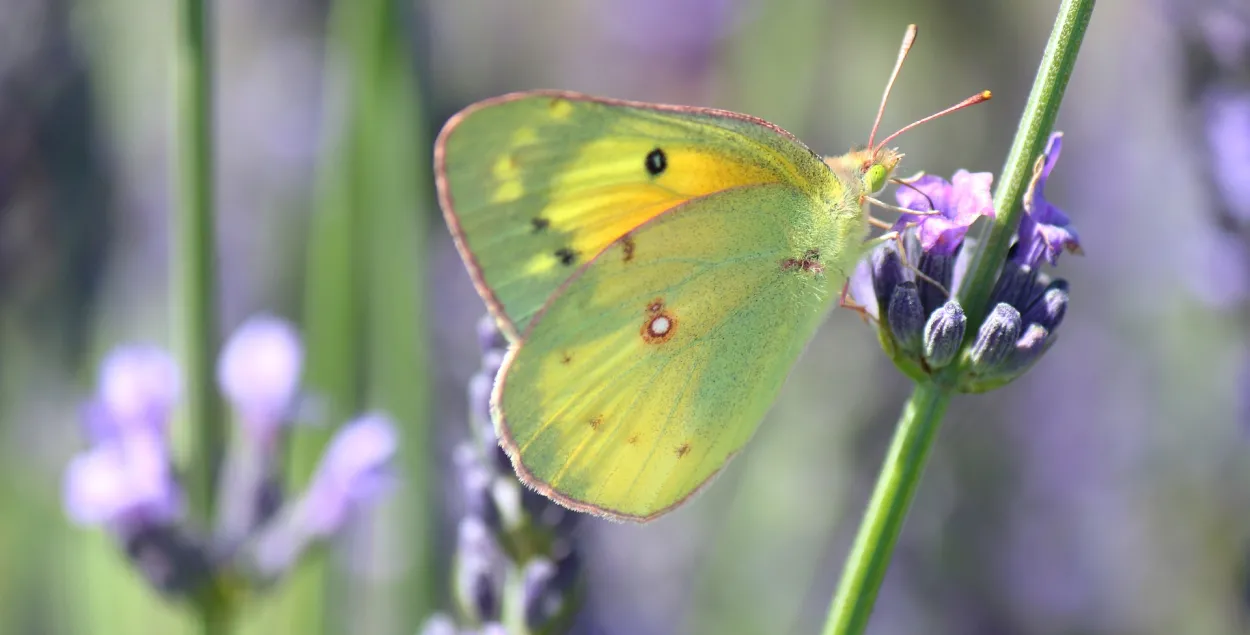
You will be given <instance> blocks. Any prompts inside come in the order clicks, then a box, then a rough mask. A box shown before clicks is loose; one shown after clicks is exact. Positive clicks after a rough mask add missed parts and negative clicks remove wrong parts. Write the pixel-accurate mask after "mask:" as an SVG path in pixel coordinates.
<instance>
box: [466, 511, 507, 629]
mask: <svg viewBox="0 0 1250 635" xmlns="http://www.w3.org/2000/svg"><path fill="white" fill-rule="evenodd" d="M457 543H458V544H457V546H456V571H455V594H456V601H457V602H458V603H459V605H460V607H461V609H462V610H463V611H464V612H465V614H467V615H469V616H471V617H472V618H473V620H474V621H477V622H485V621H489V620H493V619H497V618H498V617H499V604H500V594H501V591H502V584H503V570H502V567H501V558H502V555H501V554H500V552H499V547H498V545H496V544H495V540H494V538H492V537H491V534H490V530H489V529H488V528H487V527H486V524H485V523H483V522H482V520H481V519H480V518H475V517H472V516H469V517H465V518H462V519H461V520H460V529H459V538H458V541H457Z"/></svg>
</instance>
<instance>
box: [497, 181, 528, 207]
mask: <svg viewBox="0 0 1250 635" xmlns="http://www.w3.org/2000/svg"><path fill="white" fill-rule="evenodd" d="M524 193H525V188H524V187H522V186H521V182H520V181H504V182H503V183H500V184H499V187H496V188H495V193H494V194H492V195H491V197H490V202H492V203H511V202H513V201H515V200H517V199H519V198H521V195H522V194H524Z"/></svg>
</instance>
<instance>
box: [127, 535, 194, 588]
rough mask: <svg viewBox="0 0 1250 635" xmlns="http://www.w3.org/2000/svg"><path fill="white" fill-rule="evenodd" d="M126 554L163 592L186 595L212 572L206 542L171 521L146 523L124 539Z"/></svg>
mask: <svg viewBox="0 0 1250 635" xmlns="http://www.w3.org/2000/svg"><path fill="white" fill-rule="evenodd" d="M125 547H126V555H127V556H129V557H130V560H131V562H133V563H134V565H135V568H136V569H138V570H139V571H140V572H141V573H142V574H143V577H144V578H146V579H147V580H148V582H149V583H150V584H151V585H152V586H153V587H154V588H156V589H158V590H159V591H161V592H162V593H165V594H168V595H173V596H187V595H190V594H192V593H195V592H196V591H198V590H200V589H202V588H203V587H204V585H205V584H207V583H208V581H209V580H210V579H211V578H212V576H213V569H212V565H211V562H210V559H209V556H208V554H207V552H206V550H205V546H204V545H203V544H201V543H200V542H199V541H198V540H196V539H194V538H192V537H191V536H188V535H186V534H184V533H183V532H182V531H180V530H179V529H178V527H176V526H174V525H163V526H147V527H143V528H141V529H139V530H138V531H137V532H136V533H134V534H132V535H130V536H128V537H127V538H126V540H125Z"/></svg>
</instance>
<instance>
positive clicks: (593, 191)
mask: <svg viewBox="0 0 1250 635" xmlns="http://www.w3.org/2000/svg"><path fill="white" fill-rule="evenodd" d="M434 162H435V175H436V182H437V186H438V192H439V200H440V203H441V206H442V208H443V212H444V214H445V216H446V218H447V223H448V225H449V226H450V227H451V231H452V234H453V235H454V237H455V240H456V246H457V248H458V249H459V250H460V253H461V256H462V257H463V258H464V260H465V263H466V264H467V265H468V267H469V270H470V273H471V274H472V276H473V279H474V282H475V284H476V286H477V288H478V291H479V293H480V294H481V295H482V297H483V298H484V299H485V300H486V302H487V304H488V306H489V307H490V309H491V312H492V313H493V314H494V315H495V317H496V319H497V320H498V321H499V323H500V324H501V326H502V327H503V329H504V330H505V332H507V334H508V335H509V336H510V337H511V338H512V339H514V340H515V339H517V338H518V337H519V335H520V334H521V333H523V332H524V331H525V329H526V327H527V326H528V325H529V323H530V321H531V320H532V319H533V316H534V315H535V313H537V312H538V311H539V310H540V309H541V308H542V307H543V305H544V304H545V303H546V302H547V300H548V299H549V298H550V297H551V295H552V293H554V292H555V291H556V290H557V289H558V288H559V287H560V285H561V284H563V283H564V282H565V281H566V280H568V278H569V277H570V276H571V275H573V274H574V273H575V272H576V271H577V270H578V269H579V268H580V267H581V266H582V265H584V264H585V263H586V262H588V261H590V260H591V259H593V258H594V257H595V256H596V255H597V254H598V253H599V252H600V251H602V250H603V249H604V248H605V247H607V246H608V245H609V244H611V243H613V242H614V241H617V240H618V239H620V238H622V237H623V236H625V235H626V234H628V233H629V232H630V231H632V230H634V229H635V228H637V227H639V226H640V225H642V224H643V223H645V222H647V221H648V220H650V219H652V218H655V217H656V216H657V215H659V214H660V213H662V212H664V211H665V210H668V209H670V208H673V207H675V206H677V205H680V204H682V203H684V202H686V201H689V200H691V199H694V198H697V197H699V196H704V195H707V194H710V193H712V192H717V191H720V190H724V189H727V188H731V187H737V186H741V185H750V184H763V183H789V184H791V185H794V186H795V187H799V188H806V187H810V186H809V183H811V182H813V181H820V182H824V181H827V180H828V168H827V167H825V166H824V165H823V164H822V163H821V162H820V158H819V157H818V156H816V155H815V154H814V153H812V152H811V150H809V149H807V147H806V146H804V145H803V144H802V143H800V142H799V141H798V140H797V139H795V138H794V137H793V136H791V135H790V134H789V133H787V132H785V131H783V130H781V129H780V128H777V127H776V126H773V125H772V124H769V123H767V122H764V121H762V120H759V119H755V118H752V117H747V116H745V115H739V114H736V113H730V112H725V111H720V110H711V109H701V108H690V107H681V106H658V105H652V104H641V103H636V102H626V101H616V100H608V99H601V98H596V97H590V96H586V95H580V94H576V93H567V92H553V91H536V92H528V93H516V94H512V95H505V96H503V97H499V98H496V99H491V100H487V101H484V102H481V103H479V104H476V105H474V106H470V107H469V108H467V109H465V110H464V111H462V112H461V113H459V114H458V115H456V116H455V117H453V118H452V119H451V120H450V121H448V123H447V125H446V126H444V128H443V131H442V133H441V134H440V135H439V138H438V141H437V143H436V144H435V151H434ZM623 245H624V246H625V247H627V246H628V245H629V242H628V241H626V242H624V243H623Z"/></svg>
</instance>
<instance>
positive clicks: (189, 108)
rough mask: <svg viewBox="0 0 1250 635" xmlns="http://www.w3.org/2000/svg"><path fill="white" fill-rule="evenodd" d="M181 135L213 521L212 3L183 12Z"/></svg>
mask: <svg viewBox="0 0 1250 635" xmlns="http://www.w3.org/2000/svg"><path fill="white" fill-rule="evenodd" d="M178 17H179V20H178V21H179V31H178V33H179V36H180V37H179V42H178V43H179V57H178V66H177V78H176V86H177V91H178V101H177V116H178V124H179V127H178V134H177V135H176V136H175V143H176V144H177V146H178V152H177V153H176V156H178V157H179V163H180V165H179V167H180V169H179V175H180V176H179V182H178V193H179V197H178V200H179V205H178V214H177V216H176V218H175V219H174V223H173V224H174V240H173V245H174V249H173V255H174V257H173V260H174V268H175V270H176V274H175V275H174V276H172V278H171V286H172V289H171V296H172V298H173V302H174V310H173V314H174V329H173V331H174V333H175V337H176V341H177V343H178V349H179V354H180V358H181V360H182V369H183V373H184V375H185V378H186V380H185V381H186V411H185V421H186V423H187V429H188V430H190V431H191V444H190V447H191V451H190V460H189V469H188V479H187V480H188V483H187V487H188V497H189V498H190V503H191V506H192V509H193V511H194V513H195V515H196V516H197V517H198V518H199V519H200V520H201V521H202V522H205V523H209V522H211V519H212V516H213V507H214V503H215V500H214V491H215V488H216V483H217V475H216V472H217V461H218V459H219V458H220V456H221V452H222V446H223V445H224V436H225V434H224V430H223V422H222V418H221V407H220V404H219V402H218V399H217V396H216V390H215V387H214V385H213V360H214V357H215V351H216V349H217V303H216V298H217V280H216V271H215V269H214V253H215V243H216V241H215V233H214V232H215V230H214V224H213V205H214V203H213V92H212V91H213V85H212V81H213V80H212V46H211V35H210V34H211V29H210V20H211V14H210V12H209V6H208V3H207V0H183V1H182V2H181V3H180V6H179V16H178ZM198 607H199V611H200V616H201V621H202V624H203V632H204V633H205V634H206V635H219V634H221V633H226V632H228V631H229V623H230V616H229V607H228V606H227V605H226V604H225V603H224V602H222V601H220V596H219V595H218V594H217V593H216V591H215V589H214V588H212V585H211V584H210V588H208V589H205V591H204V592H203V594H202V596H201V601H200V602H199V603H198Z"/></svg>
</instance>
